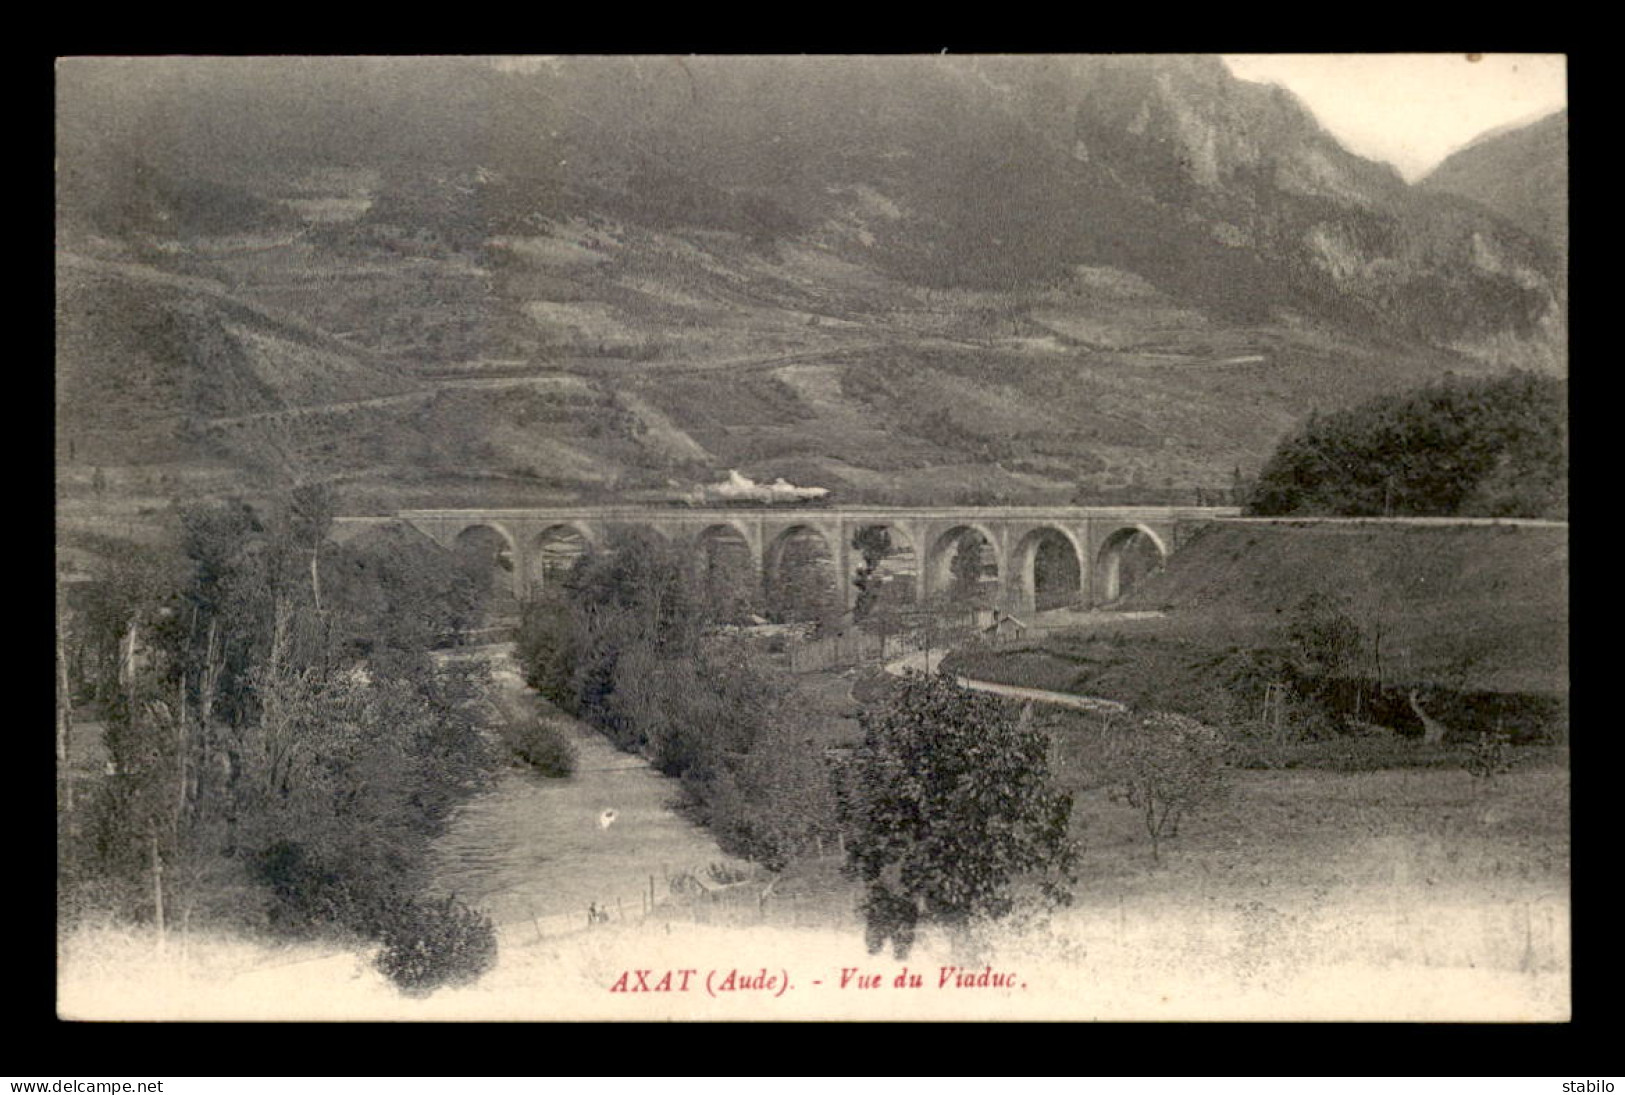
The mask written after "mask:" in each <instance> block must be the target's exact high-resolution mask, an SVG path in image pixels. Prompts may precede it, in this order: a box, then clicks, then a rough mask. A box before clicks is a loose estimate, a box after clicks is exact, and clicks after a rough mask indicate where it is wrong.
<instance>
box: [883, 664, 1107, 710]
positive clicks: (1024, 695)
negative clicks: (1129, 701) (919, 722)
mask: <svg viewBox="0 0 1625 1095" xmlns="http://www.w3.org/2000/svg"><path fill="white" fill-rule="evenodd" d="M947 653H948V652H947V651H924V650H917V651H915V652H914V653H912V654H905V655H904V656H903V657H901V658H898V659H896V660H895V661H891V662H887V663H886V672H888V673H890V674H891V675H892V676H894V677H900V676H902V675H903V674H904V673H905V672H906V671H908V670H914V671H915V672H920V673H930V672H932V671H933V667H940V666H941V665H942V659H943V658H944V657H945V656H946V655H947ZM954 683H955V684H957V685H959V686H960V687H961V688H969V689H971V690H972V691H976V692H991V693H992V694H994V695H996V696H1009V697H1011V698H1012V699H1018V700H1032V701H1033V702H1035V703H1051V704H1055V705H1056V706H1059V707H1072V708H1076V709H1078V710H1080V711H1124V710H1127V706H1126V705H1124V704H1121V703H1118V702H1117V701H1116V700H1106V699H1101V698H1100V697H1098V696H1079V695H1076V694H1074V693H1071V692H1049V691H1046V690H1045V689H1042V688H1023V687H1021V686H1019V685H1014V684H999V683H997V682H996V681H978V680H973V679H972V678H970V677H955V678H954Z"/></svg>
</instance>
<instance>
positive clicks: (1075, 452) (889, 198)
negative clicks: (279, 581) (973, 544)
mask: <svg viewBox="0 0 1625 1095" xmlns="http://www.w3.org/2000/svg"><path fill="white" fill-rule="evenodd" d="M59 86H60V89H61V91H60V95H61V99H60V102H61V104H62V107H63V109H61V110H60V111H59V118H60V121H59V131H58V137H59V162H60V164H61V170H60V173H59V218H58V223H59V238H60V241H61V245H62V248H63V250H64V251H66V252H68V253H70V254H75V255H86V256H100V258H101V259H102V260H103V261H113V262H117V263H120V264H123V266H124V267H125V268H127V269H133V268H140V269H143V270H147V271H151V272H152V273H153V276H155V277H157V276H160V275H161V276H164V277H169V278H171V279H173V280H172V281H170V282H168V283H166V284H165V288H164V289H163V290H162V292H161V293H160V292H158V291H156V290H150V289H143V290H142V291H141V293H134V292H133V291H132V290H130V289H128V287H126V288H123V289H120V290H119V293H120V294H122V296H120V300H121V301H123V302H124V303H120V304H118V305H117V307H115V308H114V309H113V310H112V312H111V313H109V314H114V315H117V316H119V317H120V318H119V319H118V323H117V329H116V330H115V329H113V328H112V327H109V326H108V325H107V324H106V323H105V322H102V321H100V320H97V319H95V317H94V316H92V315H91V314H90V313H89V312H87V311H86V310H83V309H78V310H76V309H75V308H72V307H69V308H66V309H60V308H59V327H60V329H61V330H62V331H63V333H64V343H65V345H67V346H68V347H69V349H70V354H69V357H70V359H71V361H70V364H71V365H72V367H73V368H79V369H88V370H90V371H91V372H92V373H94V372H95V370H98V369H101V370H110V369H113V367H114V366H113V363H114V362H115V361H117V360H119V358H118V357H117V355H115V356H114V357H111V358H109V357H106V356H105V355H103V356H98V355H97V354H96V353H92V352H88V351H86V352H78V351H73V350H72V348H73V347H74V346H75V345H77V344H79V343H83V344H84V345H85V346H87V347H95V346H101V345H104V344H105V345H117V346H121V347H123V351H122V352H124V353H127V354H128V355H130V358H131V360H141V361H145V360H147V358H149V357H152V356H153V355H157V356H158V357H164V355H165V354H167V355H168V357H166V358H165V360H171V359H173V360H193V361H194V365H193V366H191V367H192V368H193V371H194V372H196V371H197V369H200V368H203V366H202V365H201V364H200V362H201V361H202V360H203V359H202V358H199V357H197V355H198V354H202V353H203V350H202V349H201V348H206V347H215V349H213V350H210V351H209V352H208V354H207V355H204V356H205V357H207V359H208V360H209V361H210V362H212V364H210V365H208V368H213V369H219V370H221V376H222V379H221V380H220V381H219V383H218V384H217V385H216V388H218V389H219V390H212V391H211V390H200V389H197V388H195V387H187V386H185V385H180V386H176V385H174V384H171V385H169V386H168V387H167V388H164V387H162V386H159V387H160V388H161V391H162V397H161V398H159V397H158V396H154V395H152V393H151V392H149V391H147V390H146V389H142V391H140V392H133V393H132V392H125V391H124V389H123V388H122V387H120V386H119V385H120V384H122V383H123V381H122V380H120V381H119V382H118V383H114V382H112V381H111V380H106V381H99V382H97V383H92V384H88V385H84V384H81V385H79V386H78V387H71V386H70V387H68V388H66V389H65V394H66V395H67V396H68V398H67V402H68V403H70V404H73V405H74V409H72V410H71V411H70V412H68V413H70V414H79V415H90V416H92V417H94V418H95V419H96V421H97V422H100V423H103V424H116V423H115V420H119V419H120V416H123V418H122V421H124V422H125V423H126V427H127V432H128V429H139V427H138V426H129V425H128V424H129V423H131V422H138V421H146V420H147V419H146V416H148V415H149V413H150V410H151V407H152V406H163V407H165V408H169V409H168V410H166V411H165V412H164V413H166V414H172V415H177V416H182V417H184V416H185V415H187V414H190V415H192V416H193V417H195V418H200V419H208V420H211V421H213V420H218V419H221V418H229V419H241V420H244V421H243V423H242V424H241V425H234V426H231V427H229V428H228V429H214V430H213V433H211V435H210V436H211V437H214V438H215V440H213V441H211V442H210V444H211V445H213V446H214V450H215V451H218V452H220V453H224V454H226V455H227V456H228V457H229V456H230V454H231V453H233V452H235V453H238V454H240V455H241V457H242V459H245V460H249V459H250V458H251V459H252V460H253V461H257V462H258V463H259V465H261V466H266V467H271V466H276V467H280V468H282V469H284V470H285V471H287V472H289V473H293V474H301V473H304V474H310V473H313V472H319V473H320V474H323V475H328V476H337V477H341V478H343V479H345V480H346V481H347V482H349V483H351V484H352V485H353V487H354V489H355V490H356V491H358V492H363V493H366V495H367V497H369V498H378V499H384V498H385V497H386V496H387V494H388V490H387V489H386V488H388V487H389V486H390V485H391V484H394V485H395V486H396V487H400V486H401V485H402V484H403V483H410V484H414V485H413V486H412V487H411V490H412V491H414V492H417V493H415V494H414V495H413V496H414V497H416V498H419V500H420V502H423V501H426V500H432V498H433V497H434V495H435V491H437V490H441V489H442V488H443V490H444V492H446V495H447V496H448V497H450V496H457V497H466V496H467V492H469V491H470V490H473V489H474V488H473V487H472V486H471V483H472V482H473V481H475V480H482V481H500V482H501V483H502V484H503V486H502V488H501V489H502V490H503V491H515V492H518V496H520V497H533V498H541V497H550V498H551V497H556V496H558V495H560V494H561V493H562V494H563V495H565V496H568V495H570V494H572V493H575V494H582V493H585V494H588V495H590V494H591V493H592V492H594V491H614V492H619V493H621V494H625V493H626V492H627V491H637V490H649V491H653V490H659V489H662V488H664V487H667V486H670V485H682V484H691V483H692V482H693V481H694V480H695V479H697V478H701V477H704V478H707V479H709V478H714V477H715V475H716V474H718V473H720V471H721V470H723V469H726V468H728V467H738V468H740V469H741V470H743V471H745V472H746V473H747V474H750V475H752V476H754V477H756V478H763V477H766V478H769V479H771V478H772V477H775V476H777V475H785V476H787V477H788V478H791V479H792V481H796V482H806V483H813V484H817V485H829V486H833V487H838V488H841V489H842V490H843V491H844V492H845V493H846V494H847V496H848V497H870V498H875V499H890V500H896V501H903V500H908V501H931V500H948V499H950V498H953V499H955V500H963V499H964V497H966V496H972V497H977V498H984V497H986V498H995V497H1003V498H1011V499H1028V500H1045V501H1054V500H1064V499H1067V498H1071V497H1114V498H1115V497H1128V496H1133V497H1141V498H1149V497H1150V496H1151V495H1153V494H1155V493H1156V492H1158V491H1170V490H1177V491H1179V492H1183V494H1182V496H1188V494H1189V491H1190V488H1191V486H1192V485H1207V486H1215V485H1219V484H1227V483H1228V482H1229V480H1230V475H1231V472H1232V470H1233V469H1234V468H1236V467H1237V466H1243V467H1246V468H1249V469H1250V468H1252V467H1256V466H1257V464H1258V463H1259V462H1260V461H1261V460H1262V458H1263V456H1264V455H1265V454H1266V453H1267V452H1268V451H1269V449H1270V448H1271V447H1272V446H1273V444H1274V442H1275V441H1276V440H1277V439H1278V438H1279V437H1280V436H1281V435H1282V434H1283V433H1284V432H1286V431H1287V430H1288V429H1289V428H1290V427H1291V426H1292V425H1293V424H1294V423H1295V422H1296V421H1297V420H1298V419H1299V418H1300V417H1301V416H1302V415H1304V414H1305V413H1307V411H1308V410H1309V409H1310V408H1311V407H1314V406H1320V407H1322V408H1327V407H1334V406H1340V405H1345V404H1348V403H1352V402H1356V401H1358V400H1360V399H1363V398H1367V397H1369V396H1370V395H1373V394H1376V393H1378V392H1382V391H1387V390H1392V389H1393V388H1395V387H1399V386H1403V385H1405V384H1408V383H1413V382H1416V381H1418V380H1421V379H1425V378H1427V377H1431V376H1436V375H1438V374H1440V373H1441V372H1443V371H1445V370H1456V371H1462V372H1474V371H1484V370H1490V369H1495V368H1499V367H1501V366H1504V365H1506V364H1534V365H1539V366H1543V367H1548V368H1554V369H1559V370H1560V369H1562V368H1563V367H1564V361H1565V350H1564V329H1565V320H1564V303H1563V299H1562V293H1561V278H1560V275H1561V256H1560V255H1559V254H1558V252H1556V251H1555V250H1554V249H1553V248H1552V247H1550V246H1548V245H1547V244H1546V243H1544V242H1543V241H1541V240H1540V239H1536V238H1532V237H1531V236H1530V235H1529V234H1527V233H1525V232H1522V231H1519V230H1518V229H1517V228H1515V227H1514V226H1512V225H1509V224H1508V223H1506V222H1505V221H1504V220H1502V219H1500V218H1499V217H1498V216H1497V215H1496V214H1495V213H1493V212H1491V211H1489V210H1487V209H1485V208H1484V207H1483V206H1481V205H1479V204H1477V203H1475V202H1472V201H1465V200H1462V199H1460V198H1458V197H1455V196H1452V195H1448V194H1442V193H1434V192H1429V191H1421V190H1417V189H1414V188H1411V187H1407V186H1406V185H1405V184H1404V182H1403V181H1402V180H1401V179H1400V178H1399V177H1398V176H1397V175H1396V174H1395V173H1394V172H1393V171H1392V170H1391V169H1389V168H1386V167H1383V166H1380V165H1377V164H1373V163H1370V162H1368V161H1365V160H1362V159H1360V158H1359V157H1356V156H1353V155H1351V154H1350V153H1348V152H1346V151H1345V150H1343V149H1342V148H1341V147H1340V146H1338V145H1337V143H1336V142H1335V141H1334V140H1333V139H1332V138H1331V137H1329V136H1328V135H1327V134H1326V133H1325V132H1324V131H1322V130H1321V129H1320V127H1319V126H1318V124H1316V123H1315V121H1314V119H1313V118H1312V117H1311V116H1310V115H1309V114H1308V112H1307V111H1306V110H1304V109H1303V107H1302V106H1301V104H1299V103H1298V102H1297V101H1296V100H1295V99H1293V98H1292V97H1291V96H1290V95H1288V94H1287V93H1285V92H1282V91H1280V90H1279V89H1275V88H1270V87H1264V86H1260V85H1252V84H1246V83H1243V82H1241V81H1238V80H1235V79H1233V78H1232V77H1230V75H1229V73H1228V71H1227V70H1225V69H1224V67H1223V65H1222V64H1221V63H1220V62H1218V61H1217V60H1215V59H1209V58H1182V57H1156V58H1146V57H1108V58H1100V57H1065V58H1045V57H997V58H949V59H944V58H920V57H912V58H893V59H874V58H814V59H807V58H774V59H771V60H761V59H726V58H680V59H679V58H646V57H644V58H603V59H586V58H579V59H570V60H556V61H552V60H546V59H535V58H531V59H521V60H518V61H504V62H498V63H493V62H486V61H481V60H478V59H442V60H428V61H423V60H414V61H401V60H394V59H387V58H375V59H368V60H365V61H324V60H321V59H306V60H299V61H289V60H278V61H274V62H273V61H256V60H244V59H233V60H230V61H198V60H194V61H190V62H187V63H185V64H175V63H168V64H167V65H166V64H164V63H153V64H149V65H142V64H140V63H135V62H104V63H99V64H93V65H84V64H79V65H68V66H67V67H66V71H65V72H64V74H63V78H62V80H61V81H60V85H59ZM187 279H190V280H187ZM98 284H101V283H98ZM189 285H190V286H195V287H199V288H197V289H196V290H195V291H196V292H197V293H198V294H199V298H198V300H197V301H196V302H194V304H193V305H191V306H190V307H192V308H193V311H194V312H196V313H197V314H196V315H193V314H192V313H188V312H187V311H186V309H185V308H183V307H182V302H181V299H180V298H181V297H183V296H185V295H186V293H187V290H186V288H185V287H186V286H189ZM203 286H216V287H218V289H217V290H216V291H215V295H214V296H212V297H211V296H210V293H209V291H206V290H205V289H203V288H201V287H203ZM103 287H104V288H106V286H105V285H104V286H103ZM166 294H167V295H166ZM224 300H229V301H231V302H235V303H236V305H237V306H241V307H246V308H252V309H255V310H257V314H258V315H259V316H261V317H263V318H262V319H260V320H256V321H255V322H257V323H262V322H272V321H273V318H274V317H283V319H277V320H275V322H279V323H282V327H280V328H279V330H284V331H291V330H292V328H291V327H290V326H289V325H288V323H287V322H284V320H287V319H292V320H294V321H296V322H297V324H298V325H300V326H301V327H302V328H303V329H307V330H310V331H314V332H319V333H320V334H319V336H313V337H317V342H312V343H309V345H310V346H311V347H312V349H311V351H310V354H309V355H307V356H305V357H300V355H298V354H292V353H291V352H286V351H285V350H278V351H277V353H278V354H280V360H281V361H282V365H281V366H279V368H282V369H284V370H285V372H286V375H285V376H283V377H282V379H280V380H277V379H273V380H271V381H266V380H265V378H264V375H263V374H264V372H265V369H263V368H262V369H258V370H256V368H255V366H254V363H253V358H252V355H250V354H248V353H247V351H246V349H244V347H245V346H247V345H248V343H249V342H252V341H253V340H251V339H248V340H245V339H243V338H242V337H241V333H240V332H239V331H237V330H235V329H234V328H233V327H232V325H231V324H227V323H226V322H225V321H224V320H223V319H219V318H218V317H217V316H215V313H216V312H218V311H220V310H221V309H223V308H226V307H227V306H226V305H225V304H223V303H222V301H224ZM177 315H179V316H181V317H182V318H181V319H179V320H177V319H176V316H177ZM198 316H203V317H205V318H202V319H200V318H198ZM209 317H214V318H209ZM250 326H252V325H250ZM237 327H241V324H237ZM222 331H223V332H224V334H221V333H219V332H222ZM277 337H278V338H281V337H282V336H281V335H278V336H277ZM289 337H292V336H289ZM166 340H167V341H166ZM261 341H263V340H261ZM297 341H298V340H297V339H295V342H297ZM181 344H185V345H186V346H190V347H192V348H193V350H192V351H186V350H182V349H180V348H178V347H179V346H180V345H181ZM279 345H280V344H279ZM301 345H304V344H301ZM164 346H169V347H171V349H170V350H166V351H164V352H163V353H159V351H158V350H156V349H154V347H164ZM318 346H319V352H318ZM189 352H190V353H193V355H194V356H193V358H190V359H189V358H187V353H189ZM300 353H301V354H303V353H304V351H301V352H300ZM273 356H276V355H273ZM296 358H297V359H298V360H299V361H300V362H302V364H300V365H299V366H298V367H297V368H296V367H294V365H293V364H292V363H293V361H294V360H295V359H296ZM73 362H77V364H73ZM60 368H63V366H62V365H59V369H60ZM125 372H128V370H125ZM324 372H325V373H330V374H331V382H330V383H329V384H328V386H327V388H326V389H323V388H322V387H321V384H319V383H318V381H317V378H318V375H319V374H323V373H324ZM187 375H191V374H187ZM294 375H298V376H300V377H303V378H304V381H302V383H304V382H308V383H309V384H310V385H313V387H311V388H310V389H309V391H308V392H306V393H305V394H304V395H296V394H294V393H293V392H292V391H291V390H289V391H284V390H283V389H282V388H281V387H279V385H282V386H284V387H290V388H291V387H293V386H296V385H293V383H292V380H291V378H292V377H293V376H294ZM363 376H365V377H366V378H367V379H366V380H365V382H364V383H363V382H362V379H361V378H362V377H363ZM255 378H258V379H255ZM256 383H269V384H270V390H268V391H267V390H261V389H260V388H257V387H255V384H256ZM149 387H152V386H151V385H149ZM154 390H158V389H154ZM92 392H101V393H113V395H112V397H110V398H104V399H103V401H102V405H100V406H97V407H95V408H78V407H77V404H78V403H80V402H82V401H85V400H87V399H90V398H92V397H91V396H90V395H89V394H88V393H92ZM154 399H157V400H158V402H157V403H153V402H152V401H153V400H154ZM322 401H326V402H327V403H330V404H332V405H333V406H334V407H340V406H342V407H345V408H347V412H346V413H348V414H349V417H348V418H345V417H343V416H341V415H338V414H337V413H336V412H335V415H333V416H323V415H319V414H316V413H315V411H314V410H311V409H309V408H312V407H314V406H315V404H317V403H320V402H322ZM290 406H305V407H306V408H307V410H306V411H302V412H300V413H299V414H298V415H295V416H293V417H288V416H287V415H281V416H280V417H279V416H277V415H265V414H264V413H263V412H266V411H272V410H277V409H278V408H284V409H285V408H287V407H290ZM256 415H257V416H259V417H254V416H256ZM244 454H247V455H244ZM402 489H405V488H404V487H403V488H402ZM481 489H483V488H481ZM527 492H528V493H527ZM506 496H507V495H505V497H506ZM379 504H381V505H387V504H388V503H387V501H381V502H380V503H379Z"/></svg>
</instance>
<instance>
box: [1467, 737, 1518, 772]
mask: <svg viewBox="0 0 1625 1095" xmlns="http://www.w3.org/2000/svg"><path fill="white" fill-rule="evenodd" d="M1466 768H1467V771H1468V772H1469V773H1471V774H1472V775H1473V776H1475V777H1477V778H1479V779H1483V780H1486V781H1488V780H1491V779H1494V778H1495V777H1496V776H1499V775H1502V774H1504V773H1506V772H1509V771H1511V770H1512V735H1511V734H1508V733H1506V732H1505V731H1502V730H1495V731H1491V732H1489V733H1485V734H1480V735H1479V736H1478V740H1477V741H1475V742H1474V743H1473V746H1472V748H1471V749H1469V750H1468V751H1467V756H1466Z"/></svg>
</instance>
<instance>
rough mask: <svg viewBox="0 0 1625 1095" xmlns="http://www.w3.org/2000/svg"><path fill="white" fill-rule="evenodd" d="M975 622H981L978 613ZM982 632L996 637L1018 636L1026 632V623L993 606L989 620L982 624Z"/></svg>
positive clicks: (1010, 637) (1011, 637)
mask: <svg viewBox="0 0 1625 1095" xmlns="http://www.w3.org/2000/svg"><path fill="white" fill-rule="evenodd" d="M977 623H978V624H981V619H980V614H978V620H977ZM982 632H983V634H986V635H990V636H992V637H994V638H996V639H1013V638H1019V637H1020V636H1022V635H1024V634H1026V632H1027V624H1026V623H1025V622H1024V621H1022V620H1019V619H1017V618H1016V617H1014V616H1012V615H1010V613H1008V612H1000V611H999V610H998V609H996V608H995V609H992V610H991V617H990V619H989V622H988V623H987V624H986V625H985V626H982Z"/></svg>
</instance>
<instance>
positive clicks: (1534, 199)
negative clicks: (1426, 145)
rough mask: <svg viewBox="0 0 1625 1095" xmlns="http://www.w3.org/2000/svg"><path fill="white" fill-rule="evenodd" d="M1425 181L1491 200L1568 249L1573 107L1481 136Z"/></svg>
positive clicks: (1561, 250)
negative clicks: (1570, 123) (1527, 123)
mask: <svg viewBox="0 0 1625 1095" xmlns="http://www.w3.org/2000/svg"><path fill="white" fill-rule="evenodd" d="M1421 185H1422V186H1423V187H1424V188H1425V189H1427V190H1430V191H1434V192H1437V193H1442V194H1454V195H1458V196H1460V197H1464V198H1470V199H1472V200H1473V201H1476V202H1478V203H1480V204H1482V205H1484V206H1487V207H1488V208H1490V209H1492V210H1494V211H1495V212H1496V213H1497V214H1499V215H1500V216H1502V217H1504V218H1506V219H1507V220H1508V221H1510V222H1512V223H1513V224H1515V225H1517V226H1518V227H1519V228H1522V229H1523V230H1524V231H1525V232H1527V233H1529V234H1530V235H1531V236H1533V237H1535V238H1536V239H1539V240H1543V241H1545V242H1547V243H1548V244H1550V245H1552V246H1553V247H1554V248H1555V249H1556V250H1557V251H1558V252H1559V253H1561V254H1564V255H1566V254H1567V253H1568V240H1569V112H1568V111H1567V110H1560V111H1558V112H1557V113H1556V114H1552V115H1549V116H1547V117H1545V118H1542V119H1541V120H1539V121H1537V122H1533V123H1531V124H1529V125H1526V126H1520V127H1518V128H1517V129H1513V130H1511V131H1507V132H1502V133H1497V134H1494V135H1492V136H1489V137H1487V138H1480V139H1479V140H1477V141H1474V142H1473V143H1472V144H1470V145H1468V146H1467V147H1466V148H1464V149H1462V150H1461V151H1459V152H1456V153H1453V154H1452V155H1451V156H1450V157H1449V158H1448V159H1446V160H1445V161H1444V162H1443V163H1441V164H1440V165H1439V166H1438V167H1437V168H1435V169H1434V170H1433V171H1432V172H1431V173H1430V174H1429V175H1428V177H1427V178H1426V179H1424V180H1422V183H1421Z"/></svg>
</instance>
